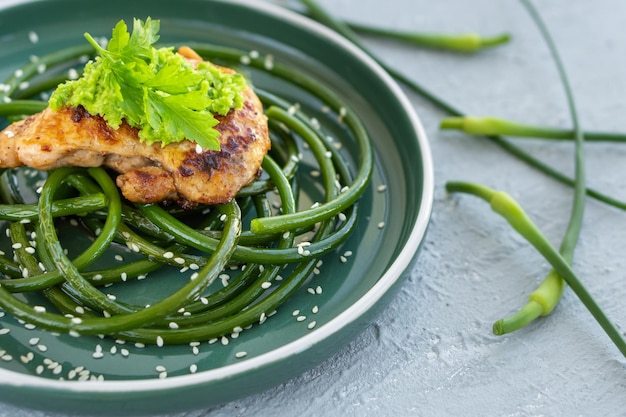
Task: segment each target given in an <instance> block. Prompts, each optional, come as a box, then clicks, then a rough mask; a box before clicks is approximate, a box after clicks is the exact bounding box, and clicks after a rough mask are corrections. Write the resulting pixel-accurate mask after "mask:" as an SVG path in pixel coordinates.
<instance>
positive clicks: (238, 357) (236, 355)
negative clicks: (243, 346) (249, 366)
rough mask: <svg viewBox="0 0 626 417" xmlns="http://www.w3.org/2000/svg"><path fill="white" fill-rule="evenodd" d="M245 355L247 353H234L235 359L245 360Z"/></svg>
mask: <svg viewBox="0 0 626 417" xmlns="http://www.w3.org/2000/svg"><path fill="white" fill-rule="evenodd" d="M247 355H248V352H244V351H241V352H237V353H235V358H237V359H241V358H245V357H246V356H247Z"/></svg>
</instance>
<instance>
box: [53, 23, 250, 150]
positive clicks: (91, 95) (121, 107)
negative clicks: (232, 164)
mask: <svg viewBox="0 0 626 417" xmlns="http://www.w3.org/2000/svg"><path fill="white" fill-rule="evenodd" d="M159 26H160V25H159V21H158V20H152V19H150V18H147V19H146V21H145V23H144V22H142V21H141V20H139V19H134V25H133V31H132V34H130V33H129V32H128V29H127V26H126V23H125V22H124V21H123V20H121V21H119V22H118V23H117V25H116V26H115V28H114V29H113V32H112V36H111V39H110V41H109V42H108V44H107V46H106V49H105V48H103V47H102V46H100V45H99V44H98V42H96V41H95V40H94V38H93V37H92V36H91V35H90V34H88V33H86V34H85V37H86V38H87V40H88V41H89V42H90V43H91V44H92V45H93V46H94V48H95V49H96V51H97V52H98V53H99V55H100V56H98V57H96V58H95V60H92V61H90V62H88V63H87V65H86V66H85V69H84V72H83V75H82V76H81V78H79V79H77V80H72V81H68V82H66V83H64V84H61V85H60V86H59V87H58V88H57V89H56V91H55V92H54V93H53V94H52V96H51V97H50V106H51V107H52V109H54V110H56V109H58V108H61V107H64V106H74V107H77V106H83V107H84V108H85V109H86V110H87V111H88V112H89V113H91V114H94V115H100V116H102V117H103V118H104V119H105V120H106V122H107V123H108V124H109V126H111V127H112V128H114V129H117V128H119V126H120V125H121V124H122V122H123V121H126V122H127V123H128V124H129V125H130V126H132V127H136V128H138V129H139V138H140V139H141V140H142V141H144V142H146V143H148V144H152V143H154V142H161V144H162V145H163V146H164V145H166V144H168V143H173V142H180V141H182V140H184V139H189V140H191V141H194V142H196V143H197V144H198V145H199V146H201V147H202V148H203V149H219V140H218V138H219V132H218V131H217V130H216V129H214V127H215V125H217V123H218V121H217V119H216V118H215V117H214V113H217V114H221V115H225V114H227V113H228V112H229V111H230V110H231V109H233V108H240V107H241V105H242V104H243V97H242V92H243V91H244V90H245V89H246V82H245V80H244V78H243V76H241V75H240V74H237V73H226V72H224V71H222V70H220V69H219V68H217V67H215V66H213V65H212V64H210V63H207V62H200V63H197V65H196V66H195V67H194V65H193V64H192V63H190V62H189V61H188V60H186V59H185V58H184V57H182V56H181V55H179V54H177V53H175V52H174V50H173V48H156V47H155V46H154V44H155V43H156V42H157V40H158V39H159V34H158V32H159Z"/></svg>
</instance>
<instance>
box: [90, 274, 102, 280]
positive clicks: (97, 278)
mask: <svg viewBox="0 0 626 417" xmlns="http://www.w3.org/2000/svg"><path fill="white" fill-rule="evenodd" d="M91 279H92V280H94V281H100V280H101V279H102V274H96V275H94V276H93V277H92V278H91Z"/></svg>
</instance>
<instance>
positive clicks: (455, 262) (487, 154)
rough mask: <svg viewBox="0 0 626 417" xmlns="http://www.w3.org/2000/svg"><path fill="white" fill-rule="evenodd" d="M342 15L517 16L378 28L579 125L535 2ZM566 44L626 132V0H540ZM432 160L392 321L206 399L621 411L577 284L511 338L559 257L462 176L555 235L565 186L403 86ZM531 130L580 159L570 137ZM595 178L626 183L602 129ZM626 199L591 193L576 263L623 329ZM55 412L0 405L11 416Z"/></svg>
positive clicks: (576, 73) (525, 115)
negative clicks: (270, 380)
mask: <svg viewBox="0 0 626 417" xmlns="http://www.w3.org/2000/svg"><path fill="white" fill-rule="evenodd" d="M320 3H321V4H323V5H324V6H326V7H327V8H328V9H329V10H331V11H332V12H333V13H335V14H336V15H337V16H342V17H344V18H349V19H351V20H353V21H358V22H362V23H369V24H376V25H381V26H387V27H394V26H395V27H398V28H401V29H412V30H420V31H446V32H464V31H478V32H480V33H482V34H496V33H501V32H509V33H511V34H512V36H513V40H512V42H511V43H510V44H508V45H506V46H504V47H498V48H494V49H491V50H488V51H485V52H482V53H479V54H476V55H459V54H451V53H446V52H440V51H432V50H431V51H428V50H418V49H414V48H411V47H407V46H404V45H399V44H397V43H394V42H389V41H384V40H377V39H373V38H367V39H366V42H367V44H368V45H369V46H370V47H371V48H372V49H373V50H374V51H376V53H377V54H378V55H379V56H380V57H381V58H382V59H384V60H385V62H387V63H388V64H390V65H391V66H393V67H396V68H397V69H399V70H401V71H402V72H403V73H405V74H406V75H408V76H410V77H413V78H414V79H416V80H419V81H420V82H421V83H423V84H424V85H426V86H428V87H429V88H430V89H431V90H432V91H435V92H436V93H438V94H440V95H442V96H443V97H445V98H446V99H447V100H449V101H450V102H452V103H455V105H457V106H458V107H459V108H461V109H463V110H464V111H465V112H466V113H470V114H478V115H495V116H500V117H506V118H511V119H515V120H519V121H524V122H528V123H534V124H545V125H552V126H559V127H565V128H568V127H570V126H571V120H570V117H569V111H568V108H567V104H566V99H565V95H564V92H563V88H562V85H561V84H560V82H559V79H558V75H557V72H556V68H555V65H554V62H553V61H552V60H551V58H550V55H549V53H548V49H547V48H546V45H545V44H544V43H543V41H542V40H541V37H540V35H539V32H538V30H537V28H536V27H535V26H534V25H533V23H532V21H531V19H530V18H529V16H528V14H527V13H526V12H525V10H524V8H523V7H522V6H521V4H520V3H519V2H517V1H501V0H476V1H463V0H439V1H432V0H430V1H426V0H386V1H384V2H381V1H378V0H336V1H331V0H324V1H320ZM537 3H538V4H537V7H538V9H539V11H540V12H541V14H542V16H543V18H544V20H545V21H546V23H547V25H548V26H549V29H550V31H551V33H552V35H553V37H554V39H555V42H556V44H557V45H558V47H559V49H560V53H561V56H562V58H563V62H564V64H565V66H566V68H567V71H568V74H569V77H570V81H571V84H572V87H573V90H574V94H575V98H576V102H577V105H578V108H579V112H580V120H581V124H582V126H583V127H584V128H585V129H587V130H614V131H626V123H625V120H626V96H625V95H624V93H626V71H625V70H624V68H626V36H625V35H626V2H624V1H623V0H599V1H591V0H576V1H568V0H551V1H543V2H539V1H537ZM407 95H408V97H409V99H410V100H411V102H412V103H413V105H414V107H415V110H416V111H417V113H418V114H419V116H420V117H421V119H422V121H423V123H424V125H425V127H426V131H427V133H428V135H429V138H430V141H431V145H432V151H433V156H434V161H435V175H436V194H435V205H434V213H433V217H432V224H431V227H430V230H429V233H428V235H427V239H426V242H425V244H424V247H423V250H422V252H421V255H420V257H419V261H418V263H417V265H416V267H415V269H414V271H413V273H412V276H411V278H410V279H409V280H408V281H407V282H406V283H405V285H404V286H403V287H402V289H401V291H400V293H399V295H398V296H397V297H396V298H395V299H394V301H393V302H392V304H391V305H390V306H389V308H387V309H386V310H385V311H384V313H383V314H382V315H380V316H379V318H378V320H377V321H376V322H375V323H373V324H372V325H371V326H370V327H369V328H368V329H367V330H366V331H365V332H363V334H361V335H360V336H359V337H358V338H357V339H356V340H355V341H354V342H353V343H351V344H350V345H349V346H347V347H346V348H344V349H342V350H341V351H340V352H339V353H338V354H336V355H335V356H333V357H331V358H328V359H327V360H325V361H324V362H323V363H322V364H321V365H319V366H317V367H316V368H314V369H312V370H310V371H309V372H306V373H304V374H303V375H301V376H298V377H296V378H294V379H293V380H291V381H289V382H287V383H285V384H283V385H281V386H278V387H275V388H271V389H269V390H267V391H265V392H263V393H260V394H258V395H254V396H252V397H249V398H244V399H241V400H239V401H235V402H232V403H229V404H226V405H223V406H221V407H216V408H214V409H210V410H203V411H194V412H189V413H185V414H180V415H178V417H182V416H183V415H184V416H186V417H201V416H207V417H217V416H255V417H269V416H272V417H275V416H299V417H308V416H342V417H348V416H376V417H379V416H398V417H401V416H429V417H433V416H624V415H626V361H625V360H624V358H623V357H622V356H621V354H620V353H619V352H618V351H617V349H616V348H615V347H614V346H613V345H612V344H611V342H610V341H609V339H608V338H607V337H606V335H605V334H604V333H603V332H602V330H601V329H600V327H599V326H598V325H597V324H596V323H595V322H594V320H593V319H592V318H591V316H590V314H589V313H588V312H587V311H586V310H585V308H584V307H583V306H582V304H581V303H580V302H579V300H578V299H577V298H576V296H575V295H574V294H573V293H572V292H571V291H569V290H566V293H565V295H564V298H563V300H562V302H561V303H560V305H559V306H558V307H557V309H556V310H555V312H554V313H553V314H552V315H551V316H549V317H548V318H545V319H543V320H540V321H538V322H536V323H534V324H532V325H530V326H529V327H528V328H526V329H524V330H521V331H519V332H517V333H514V334H511V335H508V336H505V337H497V336H494V335H492V333H491V324H492V322H493V321H495V320H497V319H498V318H500V317H502V316H504V315H507V314H509V313H511V312H512V311H514V310H515V309H516V308H517V307H519V306H521V305H522V304H523V303H524V302H525V300H526V295H527V294H528V293H529V292H531V291H532V290H533V289H534V287H535V286H536V285H537V283H538V282H539V281H540V279H541V278H542V277H543V276H544V275H545V273H546V272H547V270H548V265H547V263H546V262H545V261H544V260H543V259H542V258H541V257H540V256H539V255H537V254H536V252H535V251H534V250H533V249H532V248H530V247H529V245H527V244H526V243H525V242H524V241H523V240H522V239H521V238H520V237H518V236H517V235H515V233H514V232H512V231H511V230H510V228H509V227H508V226H507V225H506V224H505V223H504V221H503V220H502V219H500V218H499V217H498V216H497V215H495V214H494V213H492V212H491V211H490V210H489V208H488V207H487V205H486V204H485V203H483V202H481V201H479V200H477V199H475V198H472V197H468V196H456V195H455V196H449V195H447V193H446V192H445V190H444V184H445V182H446V181H448V180H469V181H475V182H479V183H483V184H487V185H490V186H493V187H495V188H498V189H504V190H507V191H508V192H510V193H511V194H512V195H513V196H514V197H516V198H517V199H518V200H519V201H520V202H521V203H522V205H523V206H524V207H525V208H526V209H527V211H528V212H529V214H530V215H531V216H532V217H533V219H534V220H535V221H536V222H537V223H538V224H539V225H540V227H541V228H542V229H543V231H544V232H545V233H546V234H547V235H548V237H549V238H550V239H551V240H552V241H553V242H554V243H555V244H558V242H559V241H560V239H561V237H562V235H563V232H564V230H565V228H566V226H567V219H568V215H569V209H570V206H571V199H572V192H571V190H570V189H569V188H567V187H565V186H563V185H560V184H558V183H556V182H555V181H553V180H551V179H548V178H547V177H545V176H544V175H542V174H539V173H537V172H536V171H534V170H533V169H531V168H529V167H528V166H526V165H524V164H523V163H521V162H519V161H518V160H516V159H514V158H512V157H511V156H509V155H508V154H506V153H505V152H503V151H502V150H501V149H500V148H498V147H496V146H494V145H493V144H492V143H490V142H488V141H486V140H484V139H480V138H473V137H468V136H465V135H463V134H460V133H454V132H444V131H440V130H439V129H438V123H439V120H440V118H441V117H443V116H444V114H442V113H441V112H439V111H437V110H436V109H434V108H433V107H432V106H431V105H430V104H428V103H427V102H426V101H424V100H423V99H421V98H420V97H418V96H416V95H415V94H413V93H411V92H410V91H408V90H407ZM516 143H518V144H519V145H520V146H522V147H523V148H524V149H526V150H527V151H529V152H530V153H531V154H533V155H535V156H537V157H540V158H541V159H542V160H544V161H547V162H548V163H549V164H551V165H552V166H553V167H555V168H557V169H559V170H563V171H564V172H567V173H571V171H572V167H573V152H572V149H573V146H572V144H571V143H547V142H544V141H537V140H527V141H526V142H521V141H520V140H517V141H516ZM586 149H587V161H586V166H587V170H588V175H589V183H590V185H591V186H593V187H596V188H598V189H601V190H603V191H604V192H606V193H609V194H612V195H616V196H622V197H623V198H624V199H626V181H624V175H625V174H626V167H625V165H624V164H625V162H624V161H626V145H623V146H622V145H620V144H598V143H596V144H588V145H587V147H586ZM625 226H626V213H624V212H622V211H620V210H617V209H615V208H611V207H608V206H606V205H604V204H602V203H598V202H597V201H595V200H589V201H588V204H587V209H586V213H585V221H584V227H583V231H582V238H581V241H580V244H579V247H578V249H577V251H576V256H575V261H574V266H575V269H576V271H577V272H579V273H580V276H581V277H582V278H583V279H584V281H585V283H586V284H587V286H588V288H589V289H590V291H591V292H592V293H593V295H594V296H595V297H597V300H598V301H599V303H600V304H601V305H602V306H603V307H604V308H605V309H606V311H607V312H608V314H609V316H610V317H611V318H613V319H614V320H615V321H617V322H618V323H620V324H621V325H622V328H626V303H625V302H624V300H625V299H626V285H625V284H626V272H624V271H625V270H626V256H624V246H625V245H624V243H625V242H626V227H625ZM27 415H28V416H35V417H53V415H51V414H48V413H43V412H31V411H26V410H22V409H17V408H14V407H12V406H8V405H0V417H9V416H10V417H22V416H27Z"/></svg>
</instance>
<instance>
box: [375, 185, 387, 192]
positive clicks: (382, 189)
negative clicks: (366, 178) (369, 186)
mask: <svg viewBox="0 0 626 417" xmlns="http://www.w3.org/2000/svg"><path fill="white" fill-rule="evenodd" d="M376 190H378V192H379V193H382V192H384V191H386V190H387V186H386V185H385V184H382V185H379V186H378V188H376Z"/></svg>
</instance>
